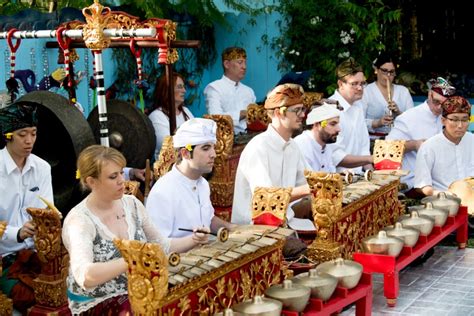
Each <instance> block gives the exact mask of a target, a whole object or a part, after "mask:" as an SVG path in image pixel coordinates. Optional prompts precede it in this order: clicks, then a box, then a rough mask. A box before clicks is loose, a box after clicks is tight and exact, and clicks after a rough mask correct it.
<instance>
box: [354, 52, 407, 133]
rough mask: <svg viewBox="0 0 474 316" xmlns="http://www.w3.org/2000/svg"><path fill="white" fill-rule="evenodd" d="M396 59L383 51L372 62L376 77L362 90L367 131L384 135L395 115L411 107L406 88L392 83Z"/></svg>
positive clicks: (396, 65)
mask: <svg viewBox="0 0 474 316" xmlns="http://www.w3.org/2000/svg"><path fill="white" fill-rule="evenodd" d="M397 67H398V64H397V60H396V58H395V57H394V56H393V55H392V54H390V53H386V52H383V53H381V54H380V55H379V56H378V57H377V58H376V59H375V60H374V62H373V68H374V71H375V75H376V76H377V79H376V80H375V81H374V82H372V83H371V84H369V85H368V86H367V87H366V88H365V90H364V96H363V98H362V100H363V101H364V103H365V108H364V110H365V119H366V123H367V128H368V130H369V133H372V134H375V136H384V135H386V134H388V132H390V125H391V124H392V122H393V120H394V119H395V117H397V116H398V115H399V114H401V113H402V112H405V111H406V110H408V109H409V108H412V107H413V99H412V97H411V95H410V92H409V91H408V89H407V88H406V87H404V86H402V85H398V84H394V83H393V80H394V79H395V76H396V74H397Z"/></svg>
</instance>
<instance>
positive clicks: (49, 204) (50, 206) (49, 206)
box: [38, 196, 63, 218]
mask: <svg viewBox="0 0 474 316" xmlns="http://www.w3.org/2000/svg"><path fill="white" fill-rule="evenodd" d="M38 197H39V199H40V200H41V201H43V203H44V204H46V206H47V207H48V208H49V209H50V210H52V211H55V212H57V213H58V215H59V218H63V214H61V212H60V211H59V210H58V209H57V208H56V206H54V204H53V203H51V202H50V201H48V200H46V199H45V198H44V197H41V196H38Z"/></svg>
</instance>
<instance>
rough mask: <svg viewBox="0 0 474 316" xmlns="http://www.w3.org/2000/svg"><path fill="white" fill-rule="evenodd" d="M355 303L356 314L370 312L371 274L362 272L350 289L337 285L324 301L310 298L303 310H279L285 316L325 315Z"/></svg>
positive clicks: (337, 311) (358, 315)
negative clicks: (299, 311) (354, 285)
mask: <svg viewBox="0 0 474 316" xmlns="http://www.w3.org/2000/svg"><path fill="white" fill-rule="evenodd" d="M353 303H355V304H356V315H357V316H368V315H371V314H372V275H371V274H369V273H365V272H364V273H363V274H362V277H361V279H360V282H359V284H358V285H357V286H356V287H355V288H353V289H352V290H348V289H346V288H344V287H340V286H338V287H337V288H336V291H334V294H333V295H332V297H331V298H330V299H329V300H328V301H327V302H326V303H324V302H323V301H322V300H320V299H314V298H312V299H310V300H309V302H308V305H307V306H306V309H305V310H304V312H302V313H301V314H299V313H298V312H292V311H286V310H283V311H282V312H281V314H282V315H286V316H299V315H304V316H314V315H318V316H326V315H328V316H329V315H332V314H338V313H340V312H341V310H342V309H343V308H344V307H346V306H349V305H350V304H353Z"/></svg>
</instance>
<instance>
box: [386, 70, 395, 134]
mask: <svg viewBox="0 0 474 316" xmlns="http://www.w3.org/2000/svg"><path fill="white" fill-rule="evenodd" d="M387 101H388V115H390V116H391V117H392V123H390V126H391V127H393V120H394V119H395V117H394V116H393V111H392V110H391V109H390V104H391V103H392V83H391V82H390V79H389V78H387Z"/></svg>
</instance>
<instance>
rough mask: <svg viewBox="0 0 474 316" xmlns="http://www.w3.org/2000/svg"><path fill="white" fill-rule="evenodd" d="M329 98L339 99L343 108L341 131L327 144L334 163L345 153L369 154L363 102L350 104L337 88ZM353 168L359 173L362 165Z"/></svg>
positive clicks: (341, 158)
mask: <svg viewBox="0 0 474 316" xmlns="http://www.w3.org/2000/svg"><path fill="white" fill-rule="evenodd" d="M330 99H332V100H337V101H339V105H340V106H342V107H343V109H344V110H343V111H341V113H340V115H339V126H340V127H341V132H340V133H339V135H338V136H337V141H336V143H334V144H328V145H327V146H330V147H331V149H332V150H333V154H332V161H333V163H334V165H335V166H337V165H338V164H339V163H340V162H341V161H342V160H343V159H344V157H345V156H347V155H355V156H365V155H370V139H369V132H368V131H367V125H366V124H365V117H364V105H363V102H362V101H356V102H354V103H353V104H352V105H351V104H349V103H348V102H347V101H346V99H344V97H343V96H342V95H341V94H340V93H339V92H338V91H337V90H336V92H335V93H334V94H333V95H332V96H331V97H330ZM343 169H345V168H342V167H338V168H337V170H338V171H340V170H343ZM353 170H354V171H355V172H356V173H361V172H362V167H358V168H353Z"/></svg>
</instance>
